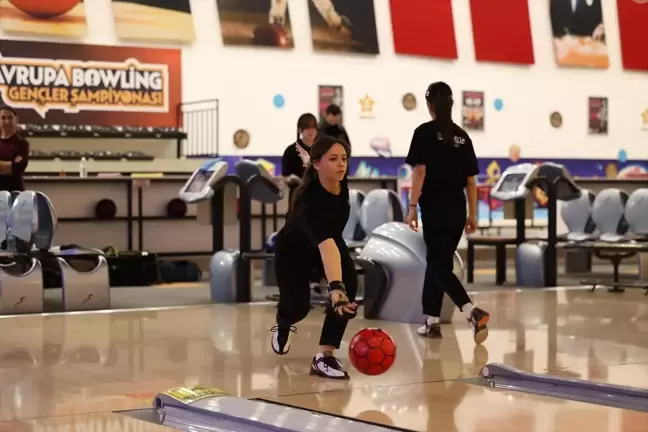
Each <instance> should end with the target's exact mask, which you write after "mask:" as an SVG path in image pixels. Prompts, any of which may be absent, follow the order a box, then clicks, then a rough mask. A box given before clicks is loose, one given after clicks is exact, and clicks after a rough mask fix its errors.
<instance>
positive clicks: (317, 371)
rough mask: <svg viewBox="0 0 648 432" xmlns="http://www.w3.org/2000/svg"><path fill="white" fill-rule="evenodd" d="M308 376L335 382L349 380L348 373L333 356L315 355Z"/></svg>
mask: <svg viewBox="0 0 648 432" xmlns="http://www.w3.org/2000/svg"><path fill="white" fill-rule="evenodd" d="M310 374H311V375H315V376H318V377H322V378H328V379H335V380H348V379H349V373H348V372H347V371H346V370H344V365H343V364H342V362H341V361H340V360H338V359H337V358H335V357H333V356H324V355H323V354H317V355H316V356H315V357H313V363H311V371H310Z"/></svg>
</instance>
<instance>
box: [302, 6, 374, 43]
mask: <svg viewBox="0 0 648 432" xmlns="http://www.w3.org/2000/svg"><path fill="white" fill-rule="evenodd" d="M304 1H308V14H309V17H310V27H311V39H312V41H313V49H314V50H315V51H336V52H351V53H365V54H379V53H380V49H379V47H378V34H377V30H376V12H375V9H374V3H373V0H304Z"/></svg>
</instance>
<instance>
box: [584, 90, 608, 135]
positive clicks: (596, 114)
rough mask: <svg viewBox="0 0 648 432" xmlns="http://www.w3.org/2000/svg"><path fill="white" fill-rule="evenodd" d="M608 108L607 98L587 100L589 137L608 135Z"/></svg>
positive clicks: (592, 97) (591, 97)
mask: <svg viewBox="0 0 648 432" xmlns="http://www.w3.org/2000/svg"><path fill="white" fill-rule="evenodd" d="M608 119H609V106H608V98H606V97H594V96H590V98H589V133H590V134H591V135H605V134H607V133H608V126H609V123H608Z"/></svg>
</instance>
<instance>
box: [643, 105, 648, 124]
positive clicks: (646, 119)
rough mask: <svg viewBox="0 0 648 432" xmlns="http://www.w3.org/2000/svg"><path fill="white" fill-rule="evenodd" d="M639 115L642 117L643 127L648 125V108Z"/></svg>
mask: <svg viewBox="0 0 648 432" xmlns="http://www.w3.org/2000/svg"><path fill="white" fill-rule="evenodd" d="M641 117H642V118H643V124H644V127H648V108H646V110H645V111H644V112H643V113H641Z"/></svg>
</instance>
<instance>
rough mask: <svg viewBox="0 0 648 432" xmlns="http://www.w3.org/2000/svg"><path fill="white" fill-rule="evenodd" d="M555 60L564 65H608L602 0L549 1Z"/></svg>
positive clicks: (599, 66) (592, 66) (595, 66)
mask: <svg viewBox="0 0 648 432" xmlns="http://www.w3.org/2000/svg"><path fill="white" fill-rule="evenodd" d="M549 1H550V3H549V14H550V17H551V30H552V34H553V45H554V53H555V56H556V62H557V63H558V65H559V66H563V67H590V68H599V69H605V68H607V67H608V66H609V64H610V60H609V57H608V49H607V44H606V39H605V26H604V25H603V10H602V8H601V1H602V0H549Z"/></svg>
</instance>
